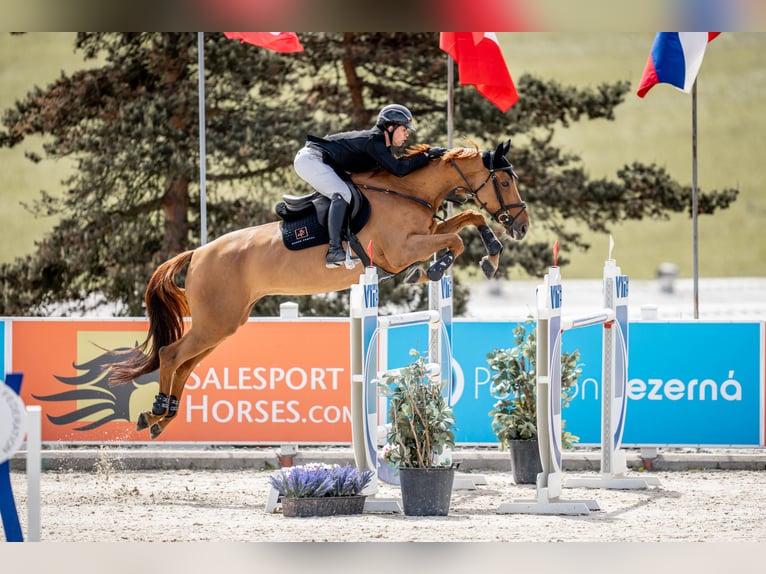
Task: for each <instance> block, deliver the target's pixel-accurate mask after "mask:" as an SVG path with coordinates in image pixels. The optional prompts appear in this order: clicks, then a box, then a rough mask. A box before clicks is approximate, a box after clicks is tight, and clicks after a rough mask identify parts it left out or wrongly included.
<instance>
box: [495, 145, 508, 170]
mask: <svg viewBox="0 0 766 574" xmlns="http://www.w3.org/2000/svg"><path fill="white" fill-rule="evenodd" d="M510 149H511V140H506V141H504V142H503V143H501V144H500V145H498V146H497V149H496V150H495V153H494V155H493V156H492V157H493V163H494V164H495V167H500V166H501V160H500V158H502V157H505V154H507V153H508V151H510Z"/></svg>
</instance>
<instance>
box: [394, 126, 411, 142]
mask: <svg viewBox="0 0 766 574" xmlns="http://www.w3.org/2000/svg"><path fill="white" fill-rule="evenodd" d="M408 137H410V131H409V130H408V129H407V128H406V127H404V126H396V129H395V130H394V134H393V137H392V138H391V139H392V140H393V144H394V145H395V146H396V147H400V146H402V145H404V142H406V141H407V138H408Z"/></svg>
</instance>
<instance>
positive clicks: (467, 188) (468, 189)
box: [447, 159, 527, 228]
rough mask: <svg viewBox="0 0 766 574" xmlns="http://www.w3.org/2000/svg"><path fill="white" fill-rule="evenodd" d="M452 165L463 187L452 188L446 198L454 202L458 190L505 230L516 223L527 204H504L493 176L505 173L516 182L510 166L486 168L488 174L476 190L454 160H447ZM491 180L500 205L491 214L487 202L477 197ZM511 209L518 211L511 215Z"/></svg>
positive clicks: (520, 202) (515, 176)
mask: <svg viewBox="0 0 766 574" xmlns="http://www.w3.org/2000/svg"><path fill="white" fill-rule="evenodd" d="M449 161H450V163H451V164H452V167H454V168H455V170H456V171H457V172H458V173H459V174H460V177H461V178H462V179H463V182H464V183H465V185H464V186H463V185H458V186H456V187H454V188H453V189H452V190H450V192H449V193H448V194H447V196H448V197H450V196H451V197H452V201H457V200H455V199H454V198H455V194H456V192H458V191H459V190H462V191H464V192H465V193H467V194H468V195H469V196H470V198H471V199H473V200H474V201H475V202H476V203H478V204H479V205H480V206H481V208H482V209H483V210H484V211H486V212H487V213H489V215H490V216H491V217H492V219H493V221H496V222H497V223H499V224H500V225H502V226H503V227H505V228H509V227H510V226H511V225H513V222H514V221H516V219H517V218H518V217H519V216H520V215H521V214H522V213H523V212H524V210H525V209H526V208H527V204H526V202H524V201H519V202H516V203H512V204H510V205H508V204H506V203H505V201H504V200H503V194H502V193H500V188H499V187H498V181H497V176H496V175H495V174H496V173H497V172H498V171H507V172H509V173H510V174H511V176H512V177H513V179H514V180H517V179H518V178H519V177H518V176H517V175H516V172H514V171H513V166H512V165H507V166H504V167H493V168H488V170H489V173H487V177H486V178H485V179H484V181H483V182H482V183H481V185H479V187H477V188H476V189H474V188H473V186H472V185H471V184H470V182H469V181H468V178H466V176H465V174H464V173H463V172H462V170H461V169H460V167H459V166H458V165H457V163H456V162H455V160H454V159H451V160H449ZM490 179H491V180H492V187H493V188H494V189H495V197H496V198H497V202H498V203H499V204H500V209H498V210H497V211H495V212H494V213H492V212H491V211H490V210H489V208H488V207H487V202H486V201H482V200H481V198H480V197H479V192H480V191H481V190H482V188H483V187H484V186H485V185H487V183H488V182H489V180H490ZM466 201H467V199H465V200H463V201H462V203H465V202H466ZM512 209H518V211H517V212H516V215H512V214H511V210H512Z"/></svg>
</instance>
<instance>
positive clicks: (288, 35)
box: [224, 32, 303, 52]
mask: <svg viewBox="0 0 766 574" xmlns="http://www.w3.org/2000/svg"><path fill="white" fill-rule="evenodd" d="M224 35H225V36H226V37H227V38H231V39H232V40H241V41H242V42H247V43H248V44H253V45H255V46H260V47H261V48H266V49H267V50H273V51H275V52H303V46H302V45H301V43H300V41H299V40H298V35H297V34H296V33H295V32H224Z"/></svg>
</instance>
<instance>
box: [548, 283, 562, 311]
mask: <svg viewBox="0 0 766 574" xmlns="http://www.w3.org/2000/svg"><path fill="white" fill-rule="evenodd" d="M550 295H551V309H558V308H560V307H561V285H551V286H550Z"/></svg>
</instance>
